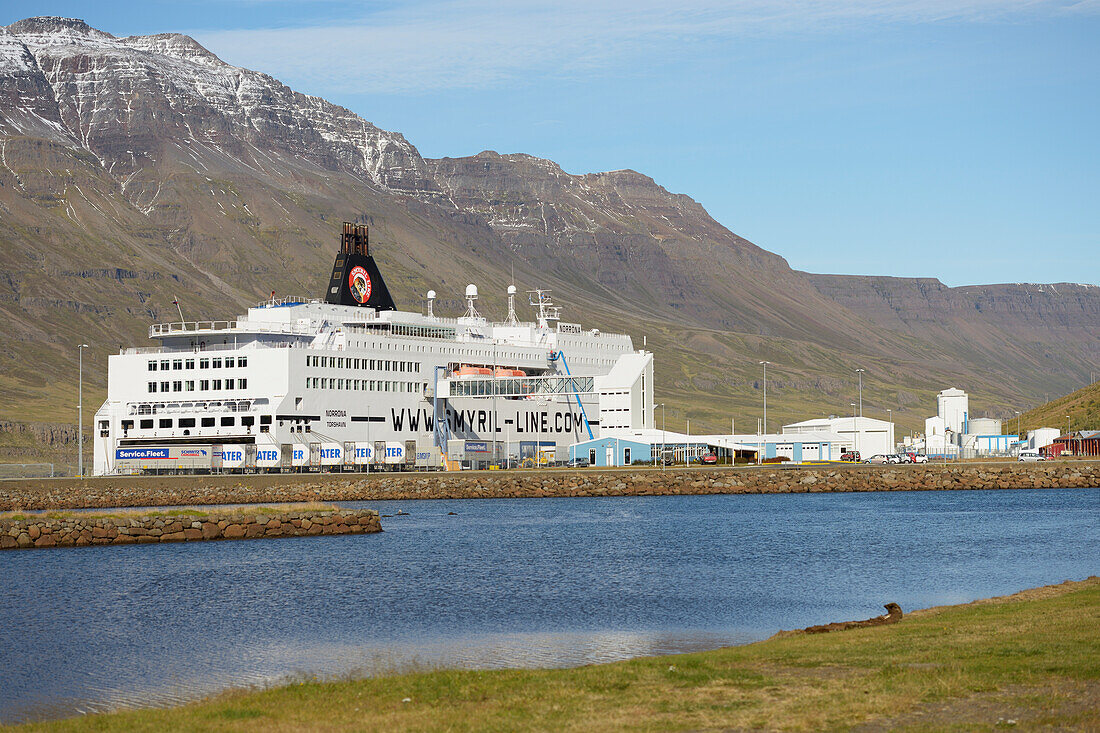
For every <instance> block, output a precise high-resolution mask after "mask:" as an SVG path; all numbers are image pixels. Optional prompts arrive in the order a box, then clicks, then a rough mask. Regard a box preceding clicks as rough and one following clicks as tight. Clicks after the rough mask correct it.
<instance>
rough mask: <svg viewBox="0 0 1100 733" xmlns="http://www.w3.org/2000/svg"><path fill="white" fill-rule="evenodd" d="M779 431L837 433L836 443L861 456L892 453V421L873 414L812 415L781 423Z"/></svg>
mask: <svg viewBox="0 0 1100 733" xmlns="http://www.w3.org/2000/svg"><path fill="white" fill-rule="evenodd" d="M782 431H783V434H784V435H786V436H795V435H805V434H828V435H834V436H838V441H837V443H838V444H839V445H841V446H842V447H843V449H844V450H857V451H859V453H860V455H861V456H862V457H863V458H864V459H866V458H870V457H871V456H873V455H877V454H880V453H881V454H888V453H893V452H894V451H895V450H896V442H895V440H894V423H892V422H888V421H886V420H877V419H875V418H873V417H858V416H853V417H836V416H832V417H827V418H824V417H823V418H815V419H813V420H803V421H802V422H796V423H791V424H790V425H784V426H783V428H782ZM788 440H790V438H788ZM838 458H839V456H838Z"/></svg>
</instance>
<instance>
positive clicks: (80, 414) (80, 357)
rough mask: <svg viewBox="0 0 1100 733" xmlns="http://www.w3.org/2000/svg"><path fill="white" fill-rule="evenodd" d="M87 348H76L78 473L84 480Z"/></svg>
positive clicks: (86, 345)
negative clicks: (85, 366) (85, 354)
mask: <svg viewBox="0 0 1100 733" xmlns="http://www.w3.org/2000/svg"><path fill="white" fill-rule="evenodd" d="M86 348H88V344H81V345H80V346H77V347H76V353H77V379H76V381H77V388H76V473H77V475H78V476H80V478H84V349H86Z"/></svg>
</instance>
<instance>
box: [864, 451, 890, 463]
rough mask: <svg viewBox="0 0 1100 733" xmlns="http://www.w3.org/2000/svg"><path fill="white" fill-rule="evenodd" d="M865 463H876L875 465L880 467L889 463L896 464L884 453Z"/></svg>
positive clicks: (877, 454)
mask: <svg viewBox="0 0 1100 733" xmlns="http://www.w3.org/2000/svg"><path fill="white" fill-rule="evenodd" d="M865 462H866V463H875V464H878V465H886V464H887V463H894V461H891V460H890V456H888V455H886V454H884V453H876V454H875V455H873V456H871V457H870V458H868V459H867V460H866V461H865Z"/></svg>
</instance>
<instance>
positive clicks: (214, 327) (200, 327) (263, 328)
mask: <svg viewBox="0 0 1100 733" xmlns="http://www.w3.org/2000/svg"><path fill="white" fill-rule="evenodd" d="M316 330H317V329H316V328H315V327H313V326H312V325H310V324H298V323H268V322H265V321H241V320H237V321H175V322H171V323H154V324H153V325H151V326H149V338H160V337H163V336H181V335H186V334H189V333H195V334H199V333H221V332H223V331H234V332H238V333H279V334H292V335H301V336H311V335H313V334H314V333H315V332H316Z"/></svg>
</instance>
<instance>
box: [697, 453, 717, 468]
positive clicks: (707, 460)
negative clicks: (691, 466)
mask: <svg viewBox="0 0 1100 733" xmlns="http://www.w3.org/2000/svg"><path fill="white" fill-rule="evenodd" d="M700 462H701V463H703V464H704V465H707V466H713V465H714V464H715V463H718V456H716V455H714V454H713V453H708V454H707V455H705V456H703V457H702V458H701V459H700Z"/></svg>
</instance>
